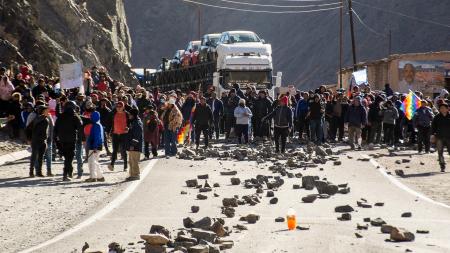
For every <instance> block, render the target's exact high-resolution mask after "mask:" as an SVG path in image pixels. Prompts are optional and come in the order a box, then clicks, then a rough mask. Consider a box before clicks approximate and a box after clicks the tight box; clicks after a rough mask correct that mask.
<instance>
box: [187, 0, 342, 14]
mask: <svg viewBox="0 0 450 253" xmlns="http://www.w3.org/2000/svg"><path fill="white" fill-rule="evenodd" d="M183 1H184V2H188V3H193V4H199V5H203V6H207V7H212V8H218V9H225V10H233V11H242V12H252V13H270V14H295V13H312V12H321V11H330V10H336V9H340V8H342V6H338V7H331V8H322V9H313V10H304V11H268V10H249V9H240V8H233V7H228V6H219V5H213V4H207V3H201V2H197V1H193V0H183Z"/></svg>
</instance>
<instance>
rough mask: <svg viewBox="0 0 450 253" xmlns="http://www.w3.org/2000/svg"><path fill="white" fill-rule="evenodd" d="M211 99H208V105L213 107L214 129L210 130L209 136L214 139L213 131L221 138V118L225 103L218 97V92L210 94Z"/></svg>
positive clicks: (217, 137)
mask: <svg viewBox="0 0 450 253" xmlns="http://www.w3.org/2000/svg"><path fill="white" fill-rule="evenodd" d="M210 96H211V97H210V99H209V101H208V105H209V106H210V107H211V111H212V113H213V123H214V124H213V125H212V126H211V127H214V129H211V130H210V131H209V138H211V139H212V135H213V132H215V134H216V139H217V140H218V139H219V136H220V127H219V126H220V119H221V118H222V116H223V103H222V101H221V100H219V99H217V98H216V93H211V94H210Z"/></svg>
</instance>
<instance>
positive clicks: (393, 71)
mask: <svg viewBox="0 0 450 253" xmlns="http://www.w3.org/2000/svg"><path fill="white" fill-rule="evenodd" d="M364 68H366V69H367V81H368V83H369V85H370V86H371V88H372V89H373V90H383V89H384V85H385V84H386V83H389V84H390V85H391V88H392V89H393V90H394V91H400V92H407V91H408V90H410V89H411V90H420V91H421V92H423V93H424V94H426V95H433V94H436V93H439V92H440V90H441V89H442V88H446V89H449V90H450V51H441V52H429V53H410V54H395V55H391V56H389V57H388V58H384V59H381V60H376V61H369V62H361V63H358V64H357V69H358V70H360V69H364ZM352 73H353V67H348V68H345V69H344V70H343V76H342V87H343V88H344V89H348V87H349V84H350V81H351V78H352ZM338 83H339V73H338Z"/></svg>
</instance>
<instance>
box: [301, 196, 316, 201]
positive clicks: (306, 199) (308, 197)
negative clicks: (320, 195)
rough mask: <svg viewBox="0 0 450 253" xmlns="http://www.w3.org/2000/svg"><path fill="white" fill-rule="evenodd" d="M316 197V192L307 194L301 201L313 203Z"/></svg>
mask: <svg viewBox="0 0 450 253" xmlns="http://www.w3.org/2000/svg"><path fill="white" fill-rule="evenodd" d="M316 199H317V195H316V194H311V195H308V196H306V197H303V198H302V201H303V202H304V203H313V202H314V201H315V200H316Z"/></svg>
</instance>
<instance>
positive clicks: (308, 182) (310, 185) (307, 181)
mask: <svg viewBox="0 0 450 253" xmlns="http://www.w3.org/2000/svg"><path fill="white" fill-rule="evenodd" d="M315 181H316V177H315V176H304V177H302V187H303V188H304V189H306V190H312V189H314V186H315V184H314V182H315Z"/></svg>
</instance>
